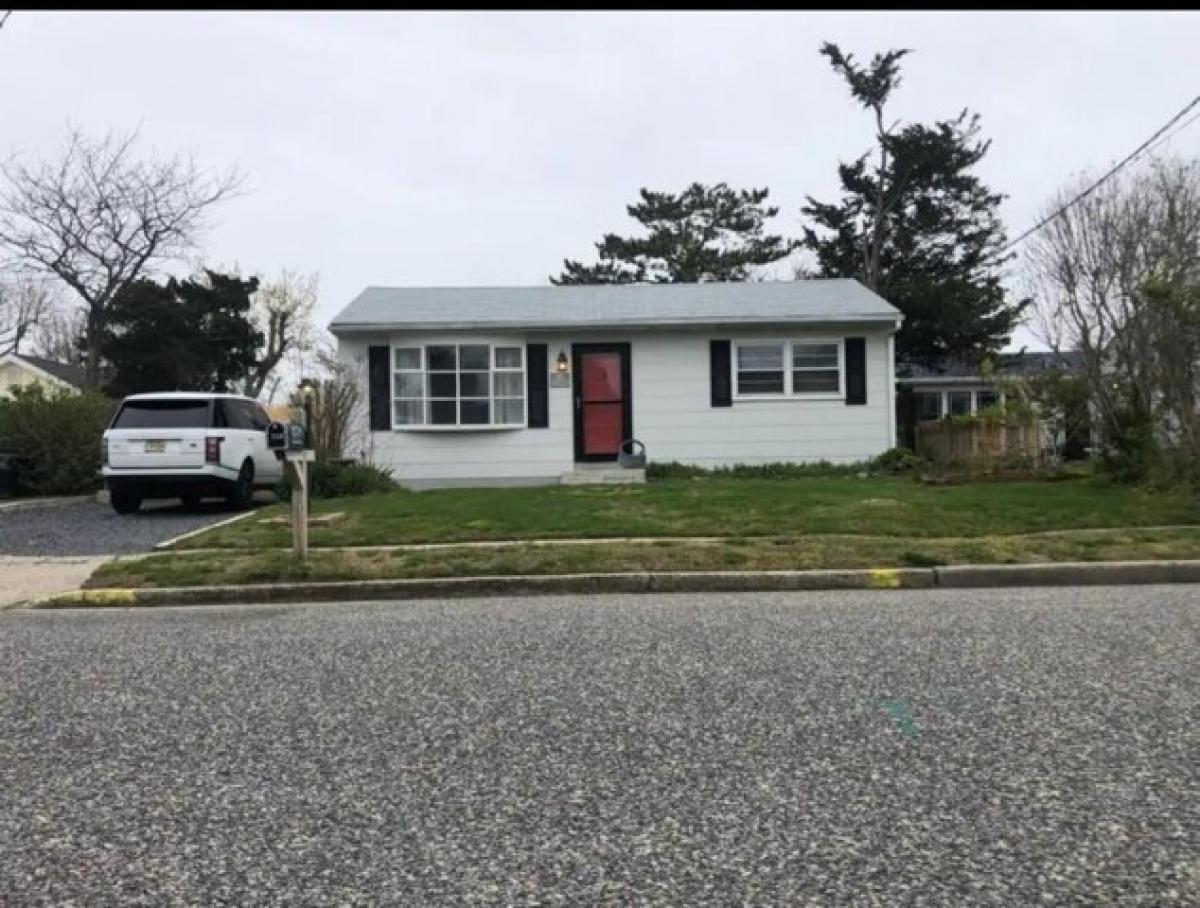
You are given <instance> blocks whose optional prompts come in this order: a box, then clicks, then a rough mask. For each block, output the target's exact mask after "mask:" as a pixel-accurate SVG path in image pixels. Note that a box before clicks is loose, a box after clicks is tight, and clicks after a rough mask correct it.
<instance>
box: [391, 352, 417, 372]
mask: <svg viewBox="0 0 1200 908" xmlns="http://www.w3.org/2000/svg"><path fill="white" fill-rule="evenodd" d="M396 368H397V369H420V368H421V348H420V347H397V348H396Z"/></svg>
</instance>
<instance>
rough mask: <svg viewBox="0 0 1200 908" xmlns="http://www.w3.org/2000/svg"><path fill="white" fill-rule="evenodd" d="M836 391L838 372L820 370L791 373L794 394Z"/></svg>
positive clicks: (835, 370)
mask: <svg viewBox="0 0 1200 908" xmlns="http://www.w3.org/2000/svg"><path fill="white" fill-rule="evenodd" d="M837 389H838V370H837V369H820V370H812V371H809V370H805V371H803V372H793V373H792V391H793V392H795V393H796V394H814V393H816V392H820V391H834V392H836V391H837Z"/></svg>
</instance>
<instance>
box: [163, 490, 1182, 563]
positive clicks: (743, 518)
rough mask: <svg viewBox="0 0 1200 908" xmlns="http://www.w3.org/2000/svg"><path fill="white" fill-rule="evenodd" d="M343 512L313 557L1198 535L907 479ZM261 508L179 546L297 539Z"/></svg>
mask: <svg viewBox="0 0 1200 908" xmlns="http://www.w3.org/2000/svg"><path fill="white" fill-rule="evenodd" d="M313 510H314V513H315V514H322V513H333V512H342V513H343V514H344V515H345V516H344V517H343V518H342V519H340V520H338V521H336V522H334V523H333V524H331V525H329V526H319V527H313V529H312V530H311V533H310V544H311V545H312V546H314V547H328V546H348V545H356V546H368V545H394V544H401V543H415V542H460V541H469V540H498V539H562V538H569V537H582V538H614V537H622V536H634V537H661V538H670V537H681V536H721V537H739V538H748V537H760V536H782V537H797V536H814V535H821V536H835V535H860V536H872V537H895V538H902V539H934V538H947V537H958V538H963V537H984V536H1007V535H1014V534H1024V533H1037V532H1046V531H1055V530H1081V529H1096V528H1105V527H1147V526H1166V525H1178V524H1200V501H1197V500H1196V498H1195V497H1194V496H1187V495H1180V494H1172V493H1168V492H1158V491H1151V490H1147V489H1141V488H1135V487H1131V486H1124V485H1117V484H1113V483H1110V482H1108V481H1106V480H1104V479H1102V478H1097V477H1079V478H1072V479H1063V480H1059V481H1054V482H994V483H970V484H964V485H951V486H934V485H924V484H921V483H919V482H917V481H915V480H913V479H909V478H890V477H871V478H864V479H859V478H856V477H852V476H850V477H828V478H826V477H815V478H804V479H742V478H716V477H702V478H697V479H670V480H659V481H656V482H651V483H647V484H646V485H629V486H550V487H545V488H509V489H447V490H440V491H429V492H394V493H390V494H386V495H376V496H364V497H360V498H343V499H331V500H327V501H318V502H314V508H313ZM284 512H285V511H284V507H283V506H278V505H277V506H275V507H273V508H268V509H264V510H263V511H259V512H257V513H255V514H254V515H252V516H250V517H247V518H246V519H244V520H241V521H239V522H237V523H235V524H232V525H230V526H227V527H220V528H217V529H215V530H212V531H210V532H207V533H202V534H200V535H198V536H194V537H192V538H190V539H188V540H185V541H184V542H183V543H182V544H181V545H180V548H233V549H262V548H282V547H286V546H287V545H289V543H290V530H289V529H288V528H287V527H286V526H281V525H280V524H278V523H274V524H270V523H264V522H263V521H264V520H269V519H270V518H271V517H274V516H278V515H280V514H283V513H284Z"/></svg>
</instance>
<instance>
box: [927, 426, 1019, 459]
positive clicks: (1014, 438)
mask: <svg viewBox="0 0 1200 908" xmlns="http://www.w3.org/2000/svg"><path fill="white" fill-rule="evenodd" d="M916 435H917V439H916V440H917V453H918V454H920V455H921V456H922V457H924V458H925V459H926V460H928V461H930V462H931V463H934V464H937V465H943V466H949V465H971V466H976V467H995V466H999V465H1001V464H1002V463H1003V462H1005V461H1012V460H1015V459H1024V460H1026V461H1027V462H1028V463H1030V464H1034V463H1036V462H1037V460H1038V456H1039V454H1040V450H1041V443H1040V438H1039V432H1038V424H1037V420H1028V421H1010V422H984V421H980V422H964V423H955V422H951V421H949V420H938V421H937V422H919V423H917V433H916Z"/></svg>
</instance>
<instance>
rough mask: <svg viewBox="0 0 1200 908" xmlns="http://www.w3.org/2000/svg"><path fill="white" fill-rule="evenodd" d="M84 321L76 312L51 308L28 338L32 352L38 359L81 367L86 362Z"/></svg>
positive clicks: (82, 314)
mask: <svg viewBox="0 0 1200 908" xmlns="http://www.w3.org/2000/svg"><path fill="white" fill-rule="evenodd" d="M86 330H87V317H86V316H85V315H84V313H83V312H82V311H81V310H79V309H77V308H68V307H66V306H61V305H54V306H51V307H50V309H49V311H47V312H46V313H45V314H44V315H43V316H42V317H41V318H40V319H38V323H37V326H36V327H35V328H34V329H33V332H32V333H31V334H30V340H31V344H30V346H31V348H32V350H33V352H34V353H35V354H37V355H38V356H44V357H45V358H46V359H52V360H54V361H55V362H60V363H70V364H71V365H74V366H82V365H83V364H84V362H85V360H86V359H87V356H86V353H85V352H84V350H85V347H86V340H85V338H84V332H85V331H86Z"/></svg>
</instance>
